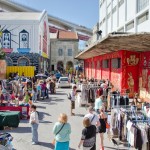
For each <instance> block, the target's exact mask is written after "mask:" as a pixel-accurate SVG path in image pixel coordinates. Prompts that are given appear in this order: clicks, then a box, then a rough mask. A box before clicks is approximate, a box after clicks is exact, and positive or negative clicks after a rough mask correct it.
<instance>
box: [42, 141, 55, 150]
mask: <svg viewBox="0 0 150 150" xmlns="http://www.w3.org/2000/svg"><path fill="white" fill-rule="evenodd" d="M39 145H41V146H42V147H47V148H51V149H54V145H53V144H51V143H46V142H39Z"/></svg>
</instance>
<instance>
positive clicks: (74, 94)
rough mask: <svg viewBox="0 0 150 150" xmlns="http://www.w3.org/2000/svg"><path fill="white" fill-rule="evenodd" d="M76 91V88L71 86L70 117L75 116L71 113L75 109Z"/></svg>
mask: <svg viewBox="0 0 150 150" xmlns="http://www.w3.org/2000/svg"><path fill="white" fill-rule="evenodd" d="M76 89H77V87H76V86H73V90H72V91H71V116H74V115H75V114H74V113H73V112H72V111H73V109H75V96H76Z"/></svg>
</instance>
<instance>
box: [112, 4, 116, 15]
mask: <svg viewBox="0 0 150 150" xmlns="http://www.w3.org/2000/svg"><path fill="white" fill-rule="evenodd" d="M115 12H116V6H115V7H114V8H113V10H112V13H113V14H114V13H115Z"/></svg>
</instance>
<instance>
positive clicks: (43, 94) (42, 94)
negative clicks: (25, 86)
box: [41, 90, 45, 99]
mask: <svg viewBox="0 0 150 150" xmlns="http://www.w3.org/2000/svg"><path fill="white" fill-rule="evenodd" d="M41 96H42V98H43V99H44V97H45V90H42V91H41Z"/></svg>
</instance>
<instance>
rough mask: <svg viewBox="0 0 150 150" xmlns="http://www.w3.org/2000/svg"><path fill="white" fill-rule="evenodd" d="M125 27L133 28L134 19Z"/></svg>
mask: <svg viewBox="0 0 150 150" xmlns="http://www.w3.org/2000/svg"><path fill="white" fill-rule="evenodd" d="M126 28H127V31H128V30H130V29H132V28H134V21H132V22H130V23H129V24H127V26H126Z"/></svg>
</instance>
